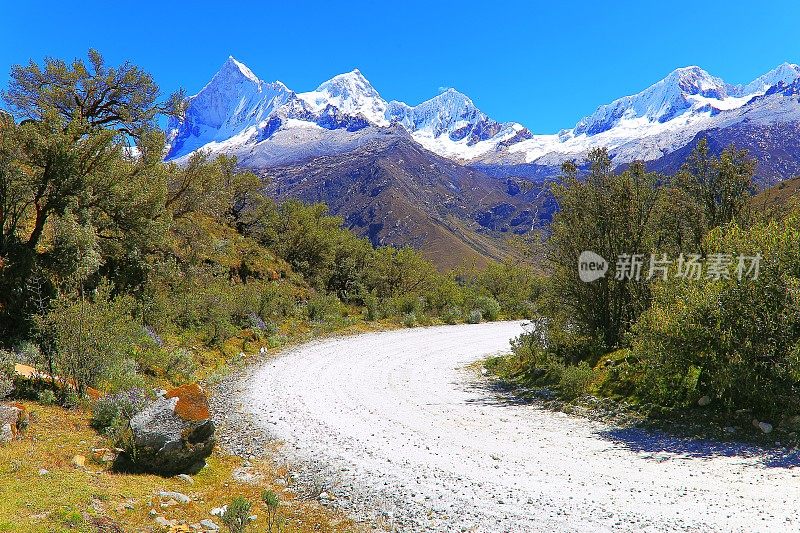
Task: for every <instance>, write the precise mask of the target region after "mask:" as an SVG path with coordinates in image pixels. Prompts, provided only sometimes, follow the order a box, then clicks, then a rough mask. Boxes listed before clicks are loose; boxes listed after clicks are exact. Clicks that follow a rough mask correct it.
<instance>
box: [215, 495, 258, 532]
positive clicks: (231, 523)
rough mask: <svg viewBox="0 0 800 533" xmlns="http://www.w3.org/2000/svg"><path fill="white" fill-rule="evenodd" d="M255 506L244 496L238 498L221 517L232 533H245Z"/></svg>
mask: <svg viewBox="0 0 800 533" xmlns="http://www.w3.org/2000/svg"><path fill="white" fill-rule="evenodd" d="M252 507H253V505H252V504H251V503H250V502H249V501H248V500H247V499H246V498H244V497H243V496H237V497H236V498H234V499H233V501H232V502H231V503H229V504H228V508H227V509H225V512H224V513H222V516H221V517H220V518H221V520H222V523H223V524H225V526H227V528H228V530H229V531H230V532H231V533H244V530H245V529H247V524H249V523H250V509H251V508H252Z"/></svg>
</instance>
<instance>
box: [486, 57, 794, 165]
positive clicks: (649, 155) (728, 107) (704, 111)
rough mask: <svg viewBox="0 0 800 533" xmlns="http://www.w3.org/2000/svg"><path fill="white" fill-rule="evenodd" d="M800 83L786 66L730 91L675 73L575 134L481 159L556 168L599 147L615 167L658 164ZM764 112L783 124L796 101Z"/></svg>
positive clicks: (702, 76)
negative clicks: (700, 135) (776, 90)
mask: <svg viewBox="0 0 800 533" xmlns="http://www.w3.org/2000/svg"><path fill="white" fill-rule="evenodd" d="M798 78H800V67H798V66H797V65H792V64H789V63H784V64H783V65H780V66H779V67H777V68H776V69H774V70H772V71H770V72H768V73H767V74H764V75H763V76H760V77H759V78H757V79H756V80H754V81H752V82H751V83H748V84H746V85H729V84H726V83H725V82H724V81H722V80H721V79H720V78H717V77H714V76H711V75H710V74H708V73H707V72H706V71H704V70H703V69H701V68H699V67H685V68H680V69H677V70H675V71H673V72H671V73H670V74H669V75H668V76H667V77H666V78H664V79H663V80H661V81H659V82H657V83H655V84H653V85H651V86H650V87H648V88H647V89H645V90H644V91H642V92H640V93H637V94H635V95H632V96H626V97H623V98H620V99H618V100H615V101H614V102H612V103H610V104H607V105H603V106H600V107H599V108H598V109H597V111H595V112H594V113H593V114H591V115H589V116H588V117H586V118H583V119H581V120H580V121H579V122H578V124H577V125H576V126H575V128H573V129H571V130H564V131H562V132H560V133H559V134H557V135H534V136H532V137H531V138H530V139H528V140H524V141H521V142H518V143H515V144H513V145H510V146H508V147H506V148H503V149H501V150H499V151H496V152H494V153H491V154H488V155H487V156H485V157H482V158H481V159H480V161H478V163H481V164H484V165H519V164H536V165H542V166H557V165H559V164H561V163H562V162H563V161H565V160H568V159H580V158H581V157H583V156H585V155H586V153H587V152H588V151H589V150H591V149H592V148H595V147H606V148H608V149H609V151H610V153H611V155H612V158H613V161H614V163H615V164H622V163H629V162H631V161H633V160H635V159H643V160H646V161H650V160H655V159H658V158H660V157H663V156H664V155H666V154H668V153H671V152H673V151H675V150H677V149H678V148H681V147H683V146H685V145H686V144H688V143H689V142H690V141H691V140H692V139H693V138H694V137H695V135H697V134H698V133H699V132H701V131H704V130H708V129H710V128H715V127H725V126H731V125H732V124H734V123H736V122H737V121H740V120H744V119H745V118H748V119H749V118H750V117H749V116H747V114H746V113H743V112H741V111H742V110H747V109H749V108H750V107H751V106H752V105H753V104H754V102H755V100H756V99H757V98H759V97H761V96H764V95H766V94H769V91H770V90H771V88H774V87H780V86H786V85H788V84H791V83H793V82H794V81H796V80H797V79H798ZM780 105H783V106H785V107H783V108H781V107H778V108H771V111H770V112H769V114H768V116H767V115H764V113H763V112H762V114H761V116H760V118H759V120H761V121H763V120H768V121H775V122H778V121H781V120H783V118H782V116H784V117H785V116H786V114H787V113H788V114H792V113H793V112H794V111H795V110H797V108H798V103H797V102H796V101H791V100H785V101H781V103H780Z"/></svg>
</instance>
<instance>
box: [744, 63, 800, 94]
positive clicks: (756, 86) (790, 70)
mask: <svg viewBox="0 0 800 533" xmlns="http://www.w3.org/2000/svg"><path fill="white" fill-rule="evenodd" d="M798 78H800V66H798V65H795V64H794V63H786V62H784V63H782V64H780V65H778V66H777V67H775V68H774V69H772V70H770V71H769V72H767V73H766V74H763V75H761V76H759V77H758V78H756V79H754V80H753V81H751V82H750V83H748V84H747V85H741V86H738V87H737V89H738V93H739V94H741V95H742V96H744V95H759V94H763V93H765V92H766V91H767V89H769V88H771V87H774V86H776V85H778V84H779V83H782V84H784V85H790V84H792V83H793V82H794V81H795V80H797V79H798Z"/></svg>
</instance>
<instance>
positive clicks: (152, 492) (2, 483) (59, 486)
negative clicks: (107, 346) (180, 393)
mask: <svg viewBox="0 0 800 533" xmlns="http://www.w3.org/2000/svg"><path fill="white" fill-rule="evenodd" d="M25 405H26V407H27V408H28V409H29V410H30V411H31V412H32V421H31V425H30V427H29V429H28V431H27V433H26V434H25V437H24V439H23V440H20V441H16V442H14V443H12V444H10V445H6V446H4V447H0V531H13V532H28V531H30V532H33V531H37V532H39V531H57V532H60V531H114V529H113V528H112V527H111V526H110V524H116V525H117V526H118V528H119V529H116V530H117V531H126V532H127V531H152V532H156V531H163V530H162V529H159V528H158V526H157V525H156V523H155V522H154V518H153V517H151V516H150V515H149V512H150V510H151V509H155V510H156V511H157V512H158V514H159V515H160V516H164V517H165V518H167V519H170V520H172V519H176V520H178V521H180V522H181V523H183V524H184V527H183V529H181V528H176V529H175V531H189V530H188V528H187V527H186V526H188V525H189V524H193V523H196V522H199V521H200V520H203V519H206V518H211V519H213V520H214V521H215V522H216V523H217V524H220V525H221V521H220V520H219V519H218V518H216V517H212V516H211V515H210V514H209V512H210V510H211V509H212V508H214V507H220V506H222V505H224V504H226V503H228V502H230V501H231V500H232V499H233V498H234V497H235V496H239V495H241V496H244V497H246V498H248V499H250V500H251V501H253V502H258V503H254V509H253V512H254V514H256V515H257V516H259V520H257V521H256V523H255V525H254V526H252V527H251V530H252V531H265V530H266V525H265V523H264V522H263V519H264V517H265V510H264V508H263V506H262V504H261V503H260V495H261V491H262V490H263V489H265V488H271V489H272V490H274V491H275V492H276V493H277V494H278V495H279V496H280V497H281V502H282V503H281V506H280V509H281V513H282V516H283V517H285V518H286V519H287V526H286V528H285V531H292V532H312V531H314V532H338V531H358V530H359V528H358V527H357V526H356V525H355V524H354V523H352V522H351V521H349V520H348V519H347V518H346V517H344V516H343V515H341V514H339V513H336V512H334V511H330V510H328V509H325V508H324V507H322V506H321V505H319V504H318V503H317V502H314V501H302V500H300V499H298V498H297V497H296V496H295V495H294V494H293V493H292V492H285V491H284V488H283V487H281V486H278V485H273V480H276V479H278V478H282V477H284V478H285V477H286V472H285V469H284V470H282V469H280V468H275V467H274V466H273V465H272V464H270V462H269V461H266V460H264V461H253V462H252V467H251V468H250V469H249V472H250V473H252V474H253V475H254V476H255V478H256V479H257V482H255V483H245V482H237V481H235V480H234V479H233V473H234V470H235V469H237V468H240V467H242V460H241V459H240V458H237V457H232V456H228V455H222V454H219V453H215V454H214V455H213V456H212V457H211V458H210V459H209V462H208V466H207V467H206V468H205V469H203V470H202V471H201V472H200V473H199V474H198V475H196V476H194V478H193V479H194V483H192V484H189V483H187V482H186V481H182V480H180V479H176V478H169V479H166V478H161V477H158V476H152V475H130V474H118V473H113V472H111V471H110V470H109V468H108V466H105V465H101V464H97V463H95V462H93V461H92V459H91V456H92V454H91V449H92V448H99V447H104V446H106V445H107V443H106V442H105V441H104V439H103V438H102V437H101V436H99V435H98V434H97V433H95V432H94V431H93V430H92V429H91V428H90V427H89V415H88V413H86V412H84V411H68V410H65V409H62V408H60V407H50V406H42V405H38V404H36V403H31V402H25ZM75 455H83V456H86V457H87V458H88V459H87V461H86V466H85V467H84V468H79V467H76V466H74V465H73V464H72V459H73V457H74V456H75ZM40 469H46V470H48V471H49V472H48V473H47V474H45V475H40V474H39V470H40ZM160 491H178V492H181V493H184V494H186V495H188V496H190V497H191V498H192V501H191V502H190V503H188V504H185V505H180V504H178V505H174V506H171V507H168V508H162V507H161V501H160V499H159V497H158V493H159V492H160ZM103 521H105V524H106V529H102V528H100V527H98V525H97V524H100V523H102V522H103Z"/></svg>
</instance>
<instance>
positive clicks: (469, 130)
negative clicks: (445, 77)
mask: <svg viewBox="0 0 800 533" xmlns="http://www.w3.org/2000/svg"><path fill="white" fill-rule="evenodd" d="M389 106H390V107H389V110H388V112H387V116H388V117H389V118H390V119H391V121H392V122H396V123H398V124H400V125H402V126H403V127H404V128H405V129H406V130H407V131H409V132H411V136H412V137H413V138H414V140H416V141H417V142H418V143H420V144H421V145H422V146H424V147H425V148H427V149H428V150H430V151H432V152H434V153H437V154H439V155H443V156H445V157H455V158H459V159H471V158H474V157H476V156H479V155H481V154H483V153H486V152H488V151H490V150H492V149H495V148H496V147H497V146H498V144H500V143H503V142H508V141H509V140H512V139H515V138H517V139H523V138H528V137H530V132H528V130H526V129H525V127H524V126H522V125H521V124H517V123H505V124H504V123H500V122H496V121H494V120H492V119H491V118H489V117H488V116H486V115H485V114H484V113H482V112H481V111H480V110H479V109H478V108H477V107H475V104H474V103H472V100H470V99H469V97H467V96H466V95H465V94H462V93H460V92H458V91H456V90H455V89H452V88H451V89H447V90H446V91H444V92H442V93H441V94H439V95H438V96H435V97H433V98H431V99H430V100H427V101H425V102H422V103H421V104H419V105H418V106H415V107H411V106H409V105H407V104H404V103H402V102H397V101H393V102H391V103H390V104H389Z"/></svg>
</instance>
